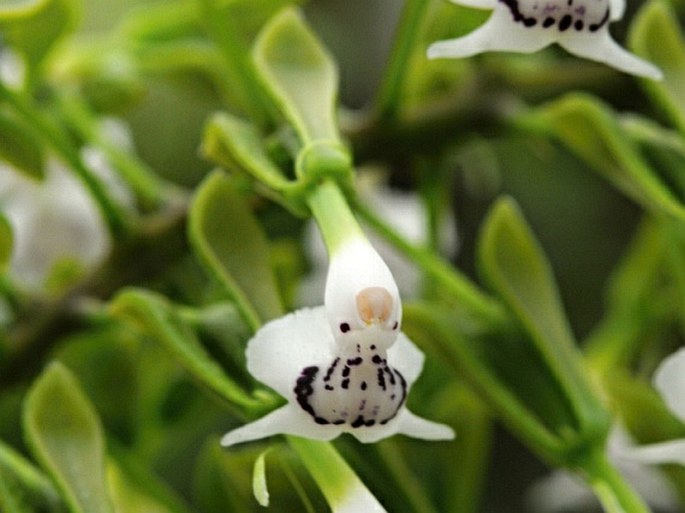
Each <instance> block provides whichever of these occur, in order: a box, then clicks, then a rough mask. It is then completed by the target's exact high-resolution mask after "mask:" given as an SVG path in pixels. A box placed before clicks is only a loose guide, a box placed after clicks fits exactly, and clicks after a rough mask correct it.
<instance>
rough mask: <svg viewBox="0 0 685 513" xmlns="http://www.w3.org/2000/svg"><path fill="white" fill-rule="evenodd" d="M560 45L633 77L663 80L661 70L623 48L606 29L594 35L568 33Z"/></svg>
mask: <svg viewBox="0 0 685 513" xmlns="http://www.w3.org/2000/svg"><path fill="white" fill-rule="evenodd" d="M558 43H559V44H560V45H561V46H562V47H564V48H565V49H566V50H568V51H569V52H570V53H572V54H574V55H577V56H578V57H584V58H586V59H590V60H593V61H597V62H602V63H604V64H607V65H609V66H611V67H613V68H616V69H618V70H621V71H625V72H626V73H630V74H631V75H638V76H641V77H647V78H651V79H653V80H661V78H662V77H663V73H661V70H659V68H657V67H656V66H654V65H653V64H650V63H649V62H647V61H644V60H642V59H640V58H639V57H637V56H635V55H633V54H632V53H630V52H628V51H626V50H624V49H623V48H621V47H620V46H619V45H618V44H617V43H616V42H615V41H614V40H613V39H611V36H610V35H609V31H608V30H607V29H606V27H604V28H603V29H602V30H600V31H598V32H596V33H594V34H591V35H590V34H585V33H568V34H566V35H564V37H563V38H561V39H559V41H558Z"/></svg>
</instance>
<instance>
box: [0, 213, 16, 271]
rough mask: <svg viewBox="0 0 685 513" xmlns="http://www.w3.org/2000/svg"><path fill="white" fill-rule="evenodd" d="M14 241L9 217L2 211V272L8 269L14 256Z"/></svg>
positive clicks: (0, 223)
mask: <svg viewBox="0 0 685 513" xmlns="http://www.w3.org/2000/svg"><path fill="white" fill-rule="evenodd" d="M13 242H14V235H13V233H12V226H11V225H10V223H9V221H8V220H7V218H6V217H5V216H4V215H2V213H0V273H3V272H5V271H6V270H7V266H8V264H9V262H10V260H11V258H12V244H13Z"/></svg>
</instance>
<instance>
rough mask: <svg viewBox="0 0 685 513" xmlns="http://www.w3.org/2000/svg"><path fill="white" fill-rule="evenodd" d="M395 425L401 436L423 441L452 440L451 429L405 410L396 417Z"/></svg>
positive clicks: (452, 432) (452, 431) (452, 433)
mask: <svg viewBox="0 0 685 513" xmlns="http://www.w3.org/2000/svg"><path fill="white" fill-rule="evenodd" d="M397 424H398V427H397V433H398V434H401V435H406V436H411V437H413V438H421V439H423V440H454V430H453V429H452V428H451V427H449V426H447V425H446V424H439V423H437V422H433V421H431V420H426V419H424V418H422V417H419V416H417V415H414V414H413V413H412V412H410V411H409V410H408V409H406V408H405V409H404V410H403V411H402V412H400V414H399V415H398V419H397Z"/></svg>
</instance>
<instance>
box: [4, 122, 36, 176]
mask: <svg viewBox="0 0 685 513" xmlns="http://www.w3.org/2000/svg"><path fill="white" fill-rule="evenodd" d="M0 160H4V161H6V162H7V163H9V164H10V165H12V166H13V167H14V168H15V169H16V170H18V171H21V172H22V173H25V174H26V175H27V176H29V177H30V178H38V179H42V178H43V176H44V175H45V152H44V148H43V146H42V145H41V144H40V143H39V142H37V140H36V137H35V136H34V135H33V134H32V132H31V131H30V130H28V129H27V128H26V127H25V126H24V125H23V124H21V123H20V122H18V121H17V120H16V119H15V118H14V117H11V116H8V115H7V114H6V113H5V112H3V111H0Z"/></svg>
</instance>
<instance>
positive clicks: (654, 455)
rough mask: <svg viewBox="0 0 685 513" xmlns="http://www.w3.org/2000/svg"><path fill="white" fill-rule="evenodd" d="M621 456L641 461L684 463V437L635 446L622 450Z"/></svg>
mask: <svg viewBox="0 0 685 513" xmlns="http://www.w3.org/2000/svg"><path fill="white" fill-rule="evenodd" d="M622 456H623V457H624V458H629V459H631V460H634V461H639V462H641V463H650V464H661V463H679V464H680V465H685V439H682V440H673V441H670V442H663V443H658V444H651V445H643V446H641V447H635V448H633V449H629V450H626V451H625V452H623V454H622Z"/></svg>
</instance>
